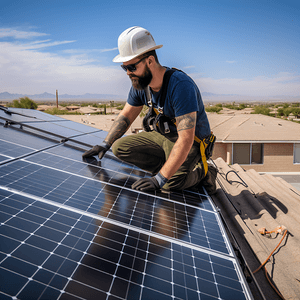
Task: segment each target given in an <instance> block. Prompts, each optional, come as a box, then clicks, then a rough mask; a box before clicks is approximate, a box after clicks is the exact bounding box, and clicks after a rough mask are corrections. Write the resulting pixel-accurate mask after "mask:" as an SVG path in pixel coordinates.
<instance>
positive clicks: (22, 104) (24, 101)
mask: <svg viewBox="0 0 300 300" xmlns="http://www.w3.org/2000/svg"><path fill="white" fill-rule="evenodd" d="M9 106H10V107H16V108H27V109H37V107H38V105H37V104H36V103H35V102H34V101H33V100H31V99H30V98H28V97H24V98H20V99H19V100H13V102H12V103H11V105H9Z"/></svg>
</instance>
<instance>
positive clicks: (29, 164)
mask: <svg viewBox="0 0 300 300" xmlns="http://www.w3.org/2000/svg"><path fill="white" fill-rule="evenodd" d="M0 122H1V123H2V126H1V127H0V208H1V209H0V222H1V226H0V298H1V299H109V300H113V299H205V300H207V299H230V300H232V299H252V296H251V294H250V292H249V290H248V287H247V284H246V283H245V280H244V277H243V274H242V272H241V270H240V266H239V264H238V262H237V259H236V257H235V255H234V253H233V251H232V248H231V245H230V243H229V241H228V238H227V236H226V233H225V231H224V228H223V226H222V223H221V222H220V218H219V215H218V213H217V211H216V209H215V207H214V205H213V203H212V201H211V199H210V197H208V196H207V195H205V192H204V191H202V192H201V191H200V193H194V192H191V191H184V192H183V193H156V194H155V195H154V194H146V193H142V192H137V191H134V190H131V188H130V186H131V184H132V183H133V182H134V181H135V180H136V179H138V178H141V177H145V176H150V174H148V173H146V172H144V171H142V170H140V169H138V168H136V167H134V166H132V165H129V164H125V163H123V162H121V161H119V160H118V159H116V158H115V157H114V156H113V155H112V154H111V152H110V153H109V152H108V153H107V154H106V156H105V157H104V158H103V159H102V161H98V160H97V159H90V160H88V161H82V159H81V154H82V153H83V151H85V150H87V149H89V148H90V147H91V146H92V145H94V144H98V143H99V142H101V141H102V140H103V139H104V138H105V136H106V132H103V131H101V130H97V129H95V128H91V127H88V126H85V125H81V124H77V123H74V122H71V121H66V120H63V119H61V118H58V117H54V116H50V115H47V114H44V113H41V112H38V111H34V110H23V109H9V111H7V110H5V109H4V108H2V109H1V110H0ZM3 125H4V126H3Z"/></svg>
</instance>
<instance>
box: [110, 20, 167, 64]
mask: <svg viewBox="0 0 300 300" xmlns="http://www.w3.org/2000/svg"><path fill="white" fill-rule="evenodd" d="M162 46H163V45H156V44H155V41H154V39H153V37H152V35H151V33H150V32H149V31H148V30H146V29H144V28H142V27H139V26H134V27H130V28H128V29H126V30H125V31H123V32H122V33H121V34H120V36H119V38H118V48H119V53H120V54H119V55H117V56H116V57H115V58H114V59H113V62H126V61H129V60H132V59H134V58H136V57H138V56H139V55H141V54H144V53H146V52H149V51H151V50H155V49H158V48H161V47H162Z"/></svg>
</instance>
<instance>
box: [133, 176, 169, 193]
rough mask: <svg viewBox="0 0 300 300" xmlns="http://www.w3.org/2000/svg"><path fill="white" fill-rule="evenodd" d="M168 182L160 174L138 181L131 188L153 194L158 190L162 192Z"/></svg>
mask: <svg viewBox="0 0 300 300" xmlns="http://www.w3.org/2000/svg"><path fill="white" fill-rule="evenodd" d="M167 181H168V179H167V178H165V177H164V176H163V175H161V174H160V173H158V174H156V175H155V176H154V177H151V178H142V179H139V180H137V181H136V182H135V183H134V184H133V185H132V186H131V188H132V189H134V190H138V191H141V192H153V191H156V190H160V189H161V188H162V187H163V186H164V185H165V184H166V183H167Z"/></svg>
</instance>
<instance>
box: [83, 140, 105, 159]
mask: <svg viewBox="0 0 300 300" xmlns="http://www.w3.org/2000/svg"><path fill="white" fill-rule="evenodd" d="M109 148H110V145H109V144H107V143H106V142H105V141H103V142H102V143H101V144H100V145H96V146H94V147H93V148H92V149H90V150H88V151H86V152H84V153H83V154H82V157H83V158H88V157H91V156H95V155H97V154H98V156H99V159H102V157H103V156H104V154H105V152H106V151H107V150H108V149H109Z"/></svg>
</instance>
